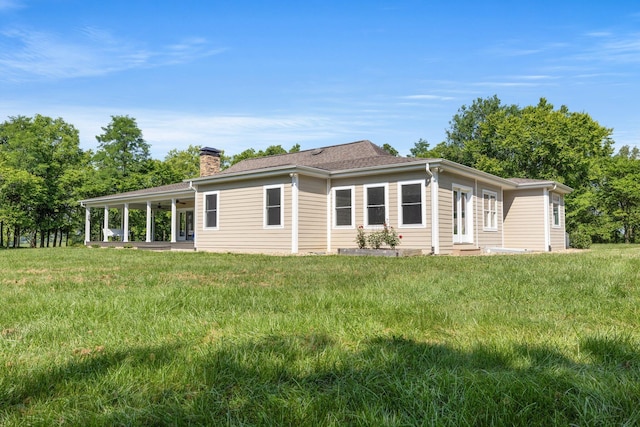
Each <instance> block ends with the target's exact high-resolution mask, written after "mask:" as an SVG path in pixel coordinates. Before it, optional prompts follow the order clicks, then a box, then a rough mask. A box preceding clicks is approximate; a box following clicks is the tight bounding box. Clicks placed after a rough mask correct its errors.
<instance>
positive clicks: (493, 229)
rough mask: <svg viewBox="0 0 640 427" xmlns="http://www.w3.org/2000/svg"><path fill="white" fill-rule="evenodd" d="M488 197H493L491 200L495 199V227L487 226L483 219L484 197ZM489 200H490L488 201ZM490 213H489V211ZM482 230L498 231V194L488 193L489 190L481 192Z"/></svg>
mask: <svg viewBox="0 0 640 427" xmlns="http://www.w3.org/2000/svg"><path fill="white" fill-rule="evenodd" d="M485 195H488V196H489V197H491V196H493V198H494V199H495V206H494V207H495V210H494V211H493V212H494V214H495V220H496V224H495V226H491V225H489V226H487V225H486V224H485V222H484V221H485V217H484V212H485V206H484V204H485V199H484V196H485ZM489 200H491V199H489ZM489 212H491V211H489ZM482 230H483V231H498V193H496V192H495V191H490V190H482Z"/></svg>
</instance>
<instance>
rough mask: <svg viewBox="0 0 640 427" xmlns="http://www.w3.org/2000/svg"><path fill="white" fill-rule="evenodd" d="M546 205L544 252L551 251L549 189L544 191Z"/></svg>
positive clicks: (543, 198)
mask: <svg viewBox="0 0 640 427" xmlns="http://www.w3.org/2000/svg"><path fill="white" fill-rule="evenodd" d="M542 200H543V203H544V250H545V252H550V251H551V226H550V224H549V189H548V188H545V189H544V190H543V197H542Z"/></svg>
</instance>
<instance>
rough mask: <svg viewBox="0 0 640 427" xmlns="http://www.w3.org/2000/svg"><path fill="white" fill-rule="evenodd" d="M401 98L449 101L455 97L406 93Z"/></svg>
mask: <svg viewBox="0 0 640 427" xmlns="http://www.w3.org/2000/svg"><path fill="white" fill-rule="evenodd" d="M402 99H412V100H427V101H451V100H453V99H455V98H454V97H452V96H441V95H407V96H403V97H402Z"/></svg>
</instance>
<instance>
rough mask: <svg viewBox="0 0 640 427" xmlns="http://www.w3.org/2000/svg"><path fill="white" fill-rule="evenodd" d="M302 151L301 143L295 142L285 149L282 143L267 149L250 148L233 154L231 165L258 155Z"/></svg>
mask: <svg viewBox="0 0 640 427" xmlns="http://www.w3.org/2000/svg"><path fill="white" fill-rule="evenodd" d="M299 151H300V144H295V145H294V146H292V147H291V149H289V151H287V150H285V149H284V148H283V147H282V145H270V146H268V147H267V148H266V149H265V150H259V151H256V150H254V149H253V148H248V149H246V150H244V151H243V152H241V153H239V154H236V155H234V156H231V157H230V158H229V166H232V165H235V164H236V163H238V162H241V161H242V160H247V159H253V158H256V157H266V156H275V155H278V154H287V153H297V152H299Z"/></svg>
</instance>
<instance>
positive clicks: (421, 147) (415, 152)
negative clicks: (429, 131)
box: [409, 138, 431, 158]
mask: <svg viewBox="0 0 640 427" xmlns="http://www.w3.org/2000/svg"><path fill="white" fill-rule="evenodd" d="M409 153H410V154H409V157H421V158H427V157H431V149H430V148H429V142H427V140H426V139H422V138H420V139H419V140H418V142H416V143H415V144H414V145H413V148H410V149H409Z"/></svg>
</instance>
